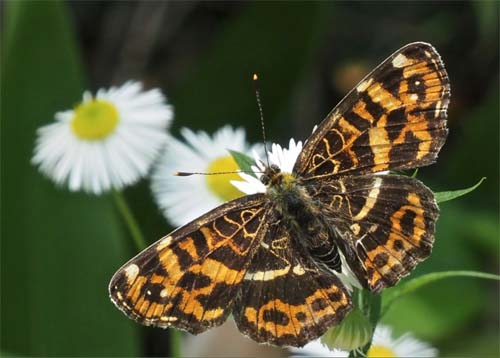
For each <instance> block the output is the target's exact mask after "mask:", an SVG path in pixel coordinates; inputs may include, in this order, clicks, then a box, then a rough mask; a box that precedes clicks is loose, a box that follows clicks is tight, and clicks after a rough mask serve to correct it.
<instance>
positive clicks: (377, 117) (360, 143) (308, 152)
mask: <svg viewBox="0 0 500 358" xmlns="http://www.w3.org/2000/svg"><path fill="white" fill-rule="evenodd" d="M449 98H450V86H449V80H448V76H447V74H446V71H445V69H444V65H443V63H442V61H441V58H440V56H439V54H438V53H437V52H436V51H435V49H434V48H433V47H432V46H431V45H429V44H425V43H421V42H418V43H412V44H409V45H406V46H405V47H403V48H401V49H400V50H398V51H397V52H395V53H394V54H393V55H392V56H390V57H389V58H388V59H386V60H385V61H384V62H383V63H382V64H380V65H379V66H378V67H377V68H376V69H375V70H374V71H373V72H371V73H370V74H369V75H368V76H366V77H365V78H364V79H363V80H362V81H361V82H360V83H359V84H358V85H357V86H356V88H354V89H353V90H352V91H351V92H350V93H349V94H348V95H347V96H346V97H345V98H344V99H343V100H342V101H341V102H340V103H339V104H338V105H337V106H336V107H335V108H334V109H333V110H332V112H331V113H330V114H329V115H328V116H327V118H326V119H325V120H324V121H323V122H322V123H321V124H320V125H319V127H318V128H317V129H316V130H315V131H314V133H313V134H312V135H311V137H310V138H309V139H308V140H307V142H306V143H305V145H304V148H303V150H302V152H301V153H300V155H299V157H298V158H297V162H296V163H295V167H294V172H296V173H298V174H300V175H303V176H304V177H306V178H307V177H309V178H327V177H331V176H337V175H345V174H348V175H361V174H366V173H374V172H379V171H383V170H389V169H408V168H415V167H420V166H424V165H429V164H431V163H433V162H434V161H435V160H436V157H437V154H438V152H439V150H440V149H441V146H442V145H443V144H444V141H445V139H446V136H447V128H446V109H447V107H448V102H449Z"/></svg>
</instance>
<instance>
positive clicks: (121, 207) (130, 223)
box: [113, 190, 146, 251]
mask: <svg viewBox="0 0 500 358" xmlns="http://www.w3.org/2000/svg"><path fill="white" fill-rule="evenodd" d="M113 199H114V200H115V204H116V207H117V208H118V211H119V212H120V214H121V216H122V218H123V221H124V222H125V224H126V225H127V228H128V230H129V232H130V235H131V236H132V240H134V245H135V247H136V248H137V250H138V251H142V250H144V249H145V248H146V241H145V240H144V236H143V235H142V232H141V229H140V228H139V225H138V224H137V221H136V220H135V218H134V215H133V214H132V210H130V208H129V206H128V204H127V201H126V200H125V197H124V196H123V194H122V192H120V191H117V190H113Z"/></svg>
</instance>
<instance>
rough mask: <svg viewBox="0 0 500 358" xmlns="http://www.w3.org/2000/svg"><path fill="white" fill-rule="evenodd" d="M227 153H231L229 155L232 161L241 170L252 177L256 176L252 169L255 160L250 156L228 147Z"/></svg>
mask: <svg viewBox="0 0 500 358" xmlns="http://www.w3.org/2000/svg"><path fill="white" fill-rule="evenodd" d="M228 151H229V153H231V156H232V157H233V159H234V161H235V162H236V164H238V166H239V167H240V169H241V171H243V172H245V173H247V174H250V175H251V176H253V177H254V178H257V176H256V175H255V173H254V172H253V170H252V165H255V161H254V160H253V159H252V158H250V157H249V156H248V155H246V154H244V153H241V152H238V151H236V150H231V149H228Z"/></svg>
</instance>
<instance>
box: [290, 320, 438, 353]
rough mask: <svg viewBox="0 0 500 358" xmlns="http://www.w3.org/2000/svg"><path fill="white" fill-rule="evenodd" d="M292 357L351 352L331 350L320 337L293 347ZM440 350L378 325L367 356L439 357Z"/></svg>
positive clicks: (408, 335) (406, 334) (407, 334)
mask: <svg viewBox="0 0 500 358" xmlns="http://www.w3.org/2000/svg"><path fill="white" fill-rule="evenodd" d="M291 351H292V354H291V357H299V356H300V357H318V356H321V357H348V356H349V352H346V351H342V350H338V349H335V350H333V351H330V350H329V349H328V348H327V347H326V346H324V345H323V344H322V343H321V341H320V340H319V339H316V340H314V341H312V342H310V343H308V344H306V345H305V346H304V347H302V348H293V349H291ZM437 355H438V350H437V349H436V348H434V347H432V346H430V345H429V344H427V343H425V342H422V341H420V340H418V339H416V338H415V337H414V336H413V335H412V334H411V333H405V334H403V335H402V336H400V337H398V338H396V339H394V338H393V333H392V329H391V328H390V327H389V326H385V325H381V324H379V325H377V327H376V328H375V333H374V334H373V341H372V345H371V347H370V349H369V350H368V352H367V354H366V357H367V358H378V357H437Z"/></svg>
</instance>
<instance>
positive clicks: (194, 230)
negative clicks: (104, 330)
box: [109, 194, 268, 334]
mask: <svg viewBox="0 0 500 358" xmlns="http://www.w3.org/2000/svg"><path fill="white" fill-rule="evenodd" d="M264 202H265V200H264V198H263V195H262V194H255V195H249V196H245V197H243V198H239V199H235V200H233V201H230V202H228V203H226V204H223V205H222V206H219V207H218V208H216V209H214V210H212V211H210V212H208V213H207V214H205V215H203V216H201V217H200V218H198V219H197V220H195V221H193V222H191V223H189V224H188V225H186V226H184V227H181V228H180V229H178V230H176V231H174V232H172V233H171V234H169V235H167V236H166V237H164V238H162V239H161V240H159V241H158V242H156V243H154V244H153V245H151V246H150V247H148V248H147V249H145V250H144V251H142V252H141V253H139V254H138V255H137V256H136V257H134V258H132V259H131V260H130V261H129V262H127V263H126V264H125V265H124V266H123V267H122V268H121V269H119V270H118V271H117V273H116V274H115V275H114V276H113V278H112V279H111V282H110V285H109V291H110V296H111V299H112V301H113V303H114V304H115V305H116V306H117V307H118V308H120V309H121V310H122V311H123V312H124V313H125V314H126V315H128V316H129V317H131V318H133V319H134V320H136V321H138V322H139V323H142V324H144V325H154V326H158V327H168V326H175V327H177V328H180V329H184V330H187V331H188V332H191V333H194V334H196V333H200V332H203V331H205V330H206V329H208V328H210V327H214V326H217V325H219V324H221V323H223V322H224V321H225V320H226V318H227V316H228V315H229V313H231V309H232V306H233V304H234V299H235V297H236V294H237V292H238V289H239V288H240V285H241V282H242V280H243V277H244V276H245V272H246V270H247V268H248V266H249V265H250V260H251V258H252V256H253V253H254V252H255V250H256V249H257V247H258V246H259V242H260V241H261V240H262V239H261V236H262V235H263V234H264V233H265V232H266V226H267V225H268V224H267V221H266V220H265V218H266V215H267V212H266V207H265V205H264Z"/></svg>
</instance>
